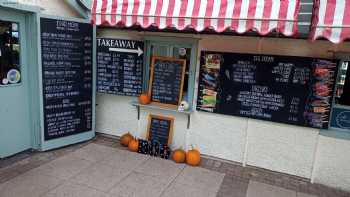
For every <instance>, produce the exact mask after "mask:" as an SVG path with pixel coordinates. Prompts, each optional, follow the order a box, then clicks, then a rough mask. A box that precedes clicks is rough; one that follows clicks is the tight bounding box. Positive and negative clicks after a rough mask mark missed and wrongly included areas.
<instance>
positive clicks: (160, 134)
mask: <svg viewBox="0 0 350 197" xmlns="http://www.w3.org/2000/svg"><path fill="white" fill-rule="evenodd" d="M173 124H174V119H173V118H171V117H165V116H158V115H150V116H149V120H148V132H147V136H148V137H147V139H148V140H149V141H152V142H157V143H160V144H163V145H169V144H170V143H171V138H172V131H173Z"/></svg>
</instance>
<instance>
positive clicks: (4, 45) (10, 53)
mask: <svg viewBox="0 0 350 197" xmlns="http://www.w3.org/2000/svg"><path fill="white" fill-rule="evenodd" d="M20 82H21V74H20V43H19V28H18V24H17V23H13V22H9V21H2V20H0V86H4V85H10V84H16V83H20Z"/></svg>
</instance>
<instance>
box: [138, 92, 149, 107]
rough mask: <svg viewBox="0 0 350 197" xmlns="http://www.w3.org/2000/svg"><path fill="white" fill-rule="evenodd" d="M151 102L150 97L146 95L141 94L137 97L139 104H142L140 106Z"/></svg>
mask: <svg viewBox="0 0 350 197" xmlns="http://www.w3.org/2000/svg"><path fill="white" fill-rule="evenodd" d="M150 102H151V97H150V96H149V95H148V94H146V93H143V94H141V95H140V96H139V103H140V104H142V105H147V104H149V103H150Z"/></svg>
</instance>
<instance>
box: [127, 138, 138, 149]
mask: <svg viewBox="0 0 350 197" xmlns="http://www.w3.org/2000/svg"><path fill="white" fill-rule="evenodd" d="M128 148H129V150H130V151H132V152H137V151H138V150H139V140H137V139H132V140H131V141H130V142H129V145H128Z"/></svg>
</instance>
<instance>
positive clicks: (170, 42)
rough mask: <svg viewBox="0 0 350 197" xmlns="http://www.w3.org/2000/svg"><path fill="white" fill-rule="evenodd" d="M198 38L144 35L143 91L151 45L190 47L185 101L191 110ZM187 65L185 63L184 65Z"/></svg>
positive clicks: (146, 78)
mask: <svg viewBox="0 0 350 197" xmlns="http://www.w3.org/2000/svg"><path fill="white" fill-rule="evenodd" d="M198 40H199V39H196V38H180V37H171V36H169V37H161V36H157V37H156V36H146V37H145V38H144V43H145V48H144V72H143V73H144V75H143V91H144V92H145V91H148V87H149V78H150V67H151V65H150V64H151V62H150V59H151V46H152V45H163V46H167V47H182V48H190V49H191V57H190V67H189V69H188V85H187V102H188V104H189V111H193V109H194V108H193V107H194V104H193V102H194V95H195V85H196V68H197V54H198ZM187 66H189V65H186V67H187Z"/></svg>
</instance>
